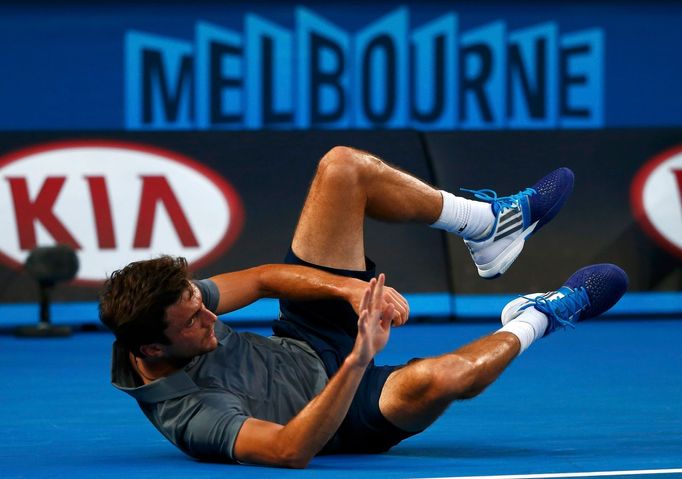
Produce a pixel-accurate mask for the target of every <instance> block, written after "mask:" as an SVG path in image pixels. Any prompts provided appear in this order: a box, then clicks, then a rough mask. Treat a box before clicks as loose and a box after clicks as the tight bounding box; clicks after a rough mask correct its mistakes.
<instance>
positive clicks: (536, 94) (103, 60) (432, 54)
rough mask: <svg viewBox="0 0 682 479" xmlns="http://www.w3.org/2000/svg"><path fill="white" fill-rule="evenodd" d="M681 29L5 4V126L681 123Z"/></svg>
mask: <svg viewBox="0 0 682 479" xmlns="http://www.w3.org/2000/svg"><path fill="white" fill-rule="evenodd" d="M680 18H682V5H678V4H674V3H672V2H647V3H646V4H645V3H636V2H561V3H558V2H556V3H549V2H542V3H541V2H513V3H510V2H428V1H425V2H403V3H399V4H396V3H394V2H374V3H372V4H367V3H353V2H351V3H350V4H349V3H348V2H343V3H341V2H315V1H313V2H306V3H305V6H303V5H301V4H297V3H295V2H271V3H267V2H265V3H251V4H240V3H237V2H233V3H231V2H195V3H192V4H191V5H183V4H181V3H179V2H178V3H173V2H171V3H164V4H152V3H149V2H142V3H139V4H135V3H133V2H130V3H126V2H123V3H120V2H116V3H113V2H101V3H98V4H96V5H87V4H85V3H78V2H76V3H68V2H67V3H60V4H58V5H53V4H50V3H47V2H38V3H28V4H18V3H17V4H15V5H13V4H11V3H10V4H4V6H2V7H0V45H2V46H3V47H2V49H1V50H0V62H1V63H0V64H2V66H3V67H2V71H3V74H2V76H1V78H0V105H1V108H2V114H1V115H0V128H1V129H6V130H21V129H29V130H35V129H67V130H68V129H78V130H82V129H114V130H120V129H124V128H125V129H138V128H144V129H155V128H163V129H168V128H172V129H178V128H179V129H195V128H196V129H203V128H237V129H244V128H249V129H250V128H306V127H310V126H315V127H322V128H346V127H360V128H364V127H373V126H379V127H384V128H386V127H387V128H393V127H396V128H405V127H417V128H421V129H435V130H438V129H460V128H461V129H500V128H601V127H627V126H678V125H681V124H682V95H680V94H679V91H678V87H679V85H680V84H681V83H682V64H681V63H680V62H679V61H677V59H678V57H679V46H680V44H682V31H681V30H680V28H679V22H680ZM145 109H146V110H145ZM145 115H146V116H145Z"/></svg>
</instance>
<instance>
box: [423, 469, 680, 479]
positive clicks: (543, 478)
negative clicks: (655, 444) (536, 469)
mask: <svg viewBox="0 0 682 479" xmlns="http://www.w3.org/2000/svg"><path fill="white" fill-rule="evenodd" d="M675 473H678V474H682V469H644V470H640V471H600V472H558V473H552V474H507V475H498V476H457V477H454V476H451V477H433V478H424V479H554V478H562V477H607V476H639V475H642V476H643V475H649V474H675Z"/></svg>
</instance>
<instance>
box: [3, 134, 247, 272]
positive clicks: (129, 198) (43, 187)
mask: <svg viewBox="0 0 682 479" xmlns="http://www.w3.org/2000/svg"><path fill="white" fill-rule="evenodd" d="M241 223H242V207H241V202H240V201H239V198H238V196H237V194H236V192H235V190H234V189H233V188H232V187H231V186H230V185H229V184H228V183H227V182H226V181H225V180H224V179H223V178H221V177H220V175H218V174H217V173H216V172H214V171H212V170H210V169H208V168H207V167H205V166H203V165H201V164H199V163H197V162H195V161H193V160H191V159H189V158H186V157H183V156H182V155H179V154H177V153H174V152H171V151H166V150H161V149H158V148H154V147H150V146H146V145H139V144H132V143H122V142H112V141H91V140H87V141H74V142H60V143H51V144H45V145H40V146H37V147H33V148H29V149H25V150H21V151H17V152H14V153H11V154H9V155H6V156H5V157H3V158H0V231H2V232H3V234H2V236H1V237H0V260H3V262H5V263H8V264H9V265H10V266H15V267H16V266H17V265H19V264H22V263H23V262H24V260H25V259H26V256H27V255H28V253H29V252H30V251H31V249H33V248H35V247H36V246H44V245H50V244H55V243H63V244H67V245H69V246H71V247H73V248H74V249H75V250H76V252H77V254H78V257H79V260H80V264H81V267H80V271H79V272H78V276H77V279H78V280H81V281H99V280H102V279H104V278H105V276H106V274H107V273H111V272H112V271H114V270H116V269H119V268H121V267H122V266H125V265H126V264H127V263H129V262H131V261H136V260H141V259H147V258H150V257H153V256H156V255H159V254H173V255H181V256H185V257H186V258H187V260H188V261H189V262H190V264H191V265H192V266H193V267H199V266H201V265H202V264H205V263H206V262H207V261H210V260H211V259H212V258H213V257H215V256H216V255H218V254H220V253H222V252H223V251H225V249H226V248H227V247H228V246H229V245H230V244H231V243H232V241H234V240H235V239H236V237H237V235H238V234H239V230H240V228H241Z"/></svg>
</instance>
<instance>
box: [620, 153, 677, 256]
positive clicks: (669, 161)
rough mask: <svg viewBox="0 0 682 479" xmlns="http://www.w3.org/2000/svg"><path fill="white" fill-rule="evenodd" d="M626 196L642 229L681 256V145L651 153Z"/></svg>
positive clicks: (671, 251)
mask: <svg viewBox="0 0 682 479" xmlns="http://www.w3.org/2000/svg"><path fill="white" fill-rule="evenodd" d="M630 199H631V202H632V210H633V212H634V215H635V218H636V219H637V221H639V223H640V224H641V225H642V227H643V228H644V231H646V233H647V234H648V235H649V236H650V237H651V238H653V239H654V240H655V241H656V243H658V245H659V246H661V247H662V248H664V249H665V250H667V251H668V252H669V253H671V254H673V255H676V256H678V257H681V258H682V146H678V147H676V148H673V149H670V150H667V151H664V152H663V153H661V154H659V155H657V156H655V157H654V158H652V159H650V160H649V161H648V162H647V163H646V164H645V165H644V166H643V167H642V168H641V169H640V170H639V171H638V172H637V174H636V175H635V178H634V180H633V182H632V186H631V188H630Z"/></svg>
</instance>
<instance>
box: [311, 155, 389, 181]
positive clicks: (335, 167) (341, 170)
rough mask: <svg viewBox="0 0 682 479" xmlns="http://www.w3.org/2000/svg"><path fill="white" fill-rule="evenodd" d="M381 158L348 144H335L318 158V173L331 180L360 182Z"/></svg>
mask: <svg viewBox="0 0 682 479" xmlns="http://www.w3.org/2000/svg"><path fill="white" fill-rule="evenodd" d="M380 163H381V160H379V159H377V158H375V157H373V156H371V155H369V154H367V153H364V152H362V151H360V150H356V149H354V148H351V147H348V146H335V147H334V148H332V149H331V150H329V151H328V152H327V153H326V154H325V155H324V156H323V157H322V159H321V160H320V164H319V167H318V175H322V176H323V178H324V179H325V180H327V181H333V182H342V183H344V184H345V183H349V182H356V183H358V182H361V181H363V180H364V179H366V178H367V177H368V176H369V175H371V174H373V171H374V170H375V169H376V168H377V167H378V166H379V164H380Z"/></svg>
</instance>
